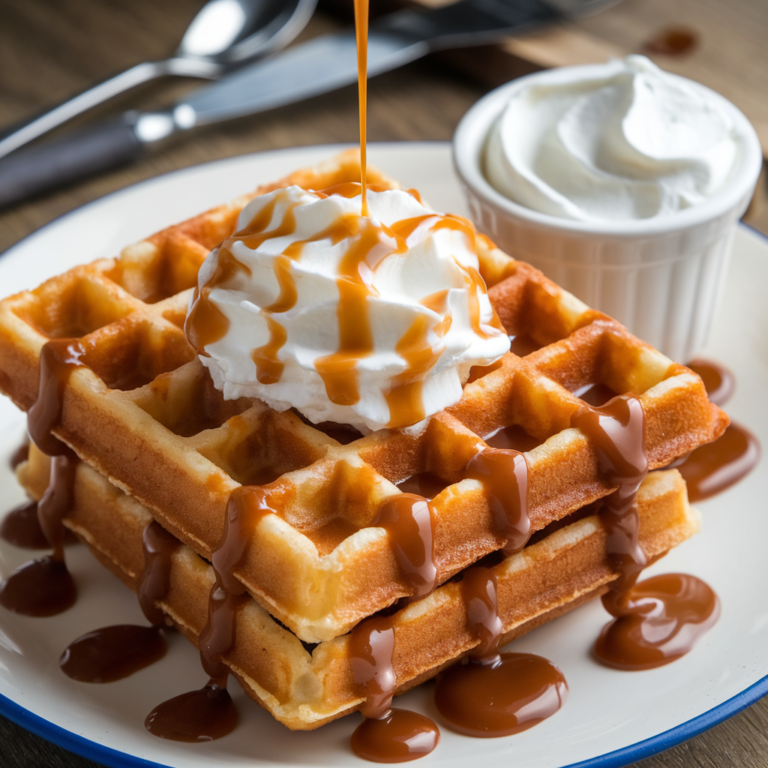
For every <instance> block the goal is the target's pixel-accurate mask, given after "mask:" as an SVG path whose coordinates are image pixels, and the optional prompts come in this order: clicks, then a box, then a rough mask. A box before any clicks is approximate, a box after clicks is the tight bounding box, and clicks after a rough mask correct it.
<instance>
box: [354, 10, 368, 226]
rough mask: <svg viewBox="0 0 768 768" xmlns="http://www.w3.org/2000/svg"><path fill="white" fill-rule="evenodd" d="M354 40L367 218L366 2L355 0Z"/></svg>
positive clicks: (361, 171)
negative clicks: (355, 42) (355, 45)
mask: <svg viewBox="0 0 768 768" xmlns="http://www.w3.org/2000/svg"><path fill="white" fill-rule="evenodd" d="M355 39H356V41H357V100H358V110H359V113H360V183H361V184H362V185H363V190H362V198H363V199H362V214H363V216H368V191H367V186H368V179H367V176H368V168H367V166H368V162H367V157H368V152H367V147H368V141H367V122H368V0H355Z"/></svg>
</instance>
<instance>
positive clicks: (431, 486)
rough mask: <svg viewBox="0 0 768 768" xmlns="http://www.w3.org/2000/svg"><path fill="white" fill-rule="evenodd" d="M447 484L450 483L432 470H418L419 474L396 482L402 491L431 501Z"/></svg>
mask: <svg viewBox="0 0 768 768" xmlns="http://www.w3.org/2000/svg"><path fill="white" fill-rule="evenodd" d="M449 485H450V483H448V482H447V481H445V480H443V478H442V477H439V476H438V475H435V474H433V473H432V472H420V473H419V474H417V475H411V476H410V477H409V478H406V479H405V480H403V481H402V482H401V483H398V484H397V487H398V488H399V489H400V490H401V491H402V492H403V493H412V494H416V496H421V497H422V498H424V499H427V500H428V501H431V500H432V499H434V498H435V496H437V494H438V493H440V492H441V491H443V490H445V489H446V488H447V487H448V486H449Z"/></svg>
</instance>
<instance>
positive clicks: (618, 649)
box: [595, 573, 720, 670]
mask: <svg viewBox="0 0 768 768" xmlns="http://www.w3.org/2000/svg"><path fill="white" fill-rule="evenodd" d="M719 616H720V601H719V600H718V599H717V595H715V593H714V592H713V591H712V589H711V588H710V587H709V586H708V585H707V584H705V583H704V582H703V581H701V579H697V578H696V577H695V576H689V575H687V574H683V573H665V574H662V575H660V576H653V577H652V578H650V579H645V580H644V581H641V582H640V583H638V584H636V585H635V586H634V587H632V589H631V590H629V594H628V599H627V602H626V605H625V606H624V608H623V610H622V614H621V616H619V617H617V618H615V619H614V620H613V621H612V622H610V623H609V624H607V625H606V626H605V627H604V628H603V631H602V632H601V633H600V637H599V638H598V639H597V642H596V643H595V655H596V656H597V657H598V658H599V659H600V661H602V662H603V663H604V664H607V665H608V666H611V667H616V668H617V669H626V670H641V669H652V668H654V667H660V666H662V665H664V664H669V663H670V662H672V661H675V660H676V659H679V658H680V657H681V656H684V655H685V654H686V653H688V651H690V650H691V649H692V648H693V646H694V644H695V643H696V642H697V641H698V640H699V639H700V638H701V636H702V635H704V634H705V633H706V632H707V631H708V630H709V629H711V628H712V627H713V626H714V624H715V622H716V621H717V619H718V618H719Z"/></svg>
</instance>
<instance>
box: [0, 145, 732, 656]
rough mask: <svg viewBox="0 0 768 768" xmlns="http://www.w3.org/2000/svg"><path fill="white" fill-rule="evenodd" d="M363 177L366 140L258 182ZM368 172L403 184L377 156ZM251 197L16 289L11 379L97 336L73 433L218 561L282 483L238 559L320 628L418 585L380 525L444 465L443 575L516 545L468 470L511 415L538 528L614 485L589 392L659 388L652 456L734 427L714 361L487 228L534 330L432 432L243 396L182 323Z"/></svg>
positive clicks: (488, 262)
mask: <svg viewBox="0 0 768 768" xmlns="http://www.w3.org/2000/svg"><path fill="white" fill-rule="evenodd" d="M359 174H360V168H359V161H358V157H357V154H356V153H345V154H343V155H341V156H340V157H339V158H336V159H335V160H333V161H331V162H329V163H327V164H325V165H322V166H319V167H318V168H315V169H305V170H303V171H300V172H298V173H296V174H293V175H292V176H289V177H287V178H286V179H283V180H281V181H280V182H277V183H275V184H270V185H269V186H267V187H262V188H260V189H259V190H258V192H263V191H266V190H268V189H272V188H274V187H275V186H280V185H286V184H289V183H298V184H301V185H304V186H306V187H308V188H314V189H322V188H325V187H328V186H332V185H333V184H336V183H340V182H343V181H347V180H355V179H359ZM369 180H370V181H371V182H375V183H379V184H389V185H394V182H392V181H390V180H388V179H386V178H385V177H384V176H383V175H382V174H380V173H379V172H377V171H375V170H373V171H370V172H369ZM247 199H249V198H246V197H243V198H240V199H239V200H237V201H235V202H234V203H232V204H230V205H228V206H222V207H220V208H216V209H213V210H212V211H209V212H208V213H205V214H202V215H200V216H198V217H196V218H194V219H191V220H190V221H188V222H184V223H182V224H180V225H177V226H174V227H170V228H169V229H167V230H164V231H163V232H160V233H158V234H156V235H154V236H152V237H151V238H149V239H148V240H146V241H143V242H141V243H138V244H137V245H134V246H131V247H129V248H127V249H126V250H125V251H123V253H122V254H121V256H120V257H119V258H118V259H105V260H101V261H97V262H94V263H92V264H90V265H87V266H83V267H78V268H76V269H73V270H71V271H70V272H67V273H66V274H64V275H62V276H60V277H58V278H54V279H53V280H49V281H48V282H46V283H44V284H43V285H42V286H40V287H39V288H38V289H36V290H34V291H29V292H24V293H20V294H17V295H16V296H13V297H11V298H9V299H6V300H5V301H3V302H0V389H2V390H3V391H4V392H5V393H6V394H8V395H10V396H11V397H12V398H13V400H14V401H15V402H16V403H17V404H18V405H19V406H20V407H21V408H23V409H29V407H30V406H31V405H32V403H33V402H34V400H35V398H36V395H37V389H38V367H39V355H40V350H41V348H42V346H43V344H44V343H45V342H46V341H47V340H49V339H53V338H62V337H70V336H74V337H82V340H81V343H82V345H83V347H84V348H85V349H86V351H87V361H88V367H83V368H79V369H77V370H76V371H75V372H74V373H73V375H72V376H71V377H70V379H69V381H68V383H67V385H66V388H65V391H64V396H63V411H62V416H61V419H60V422H59V425H58V426H57V427H56V429H55V430H54V431H55V434H56V435H57V436H58V437H60V438H61V439H62V440H64V441H65V442H66V443H67V444H69V445H70V446H71V447H72V448H73V449H74V450H75V451H76V452H77V453H78V454H79V456H80V457H81V458H83V459H85V460H86V461H88V462H89V463H90V464H91V465H92V466H93V467H95V468H96V469H97V470H98V471H99V472H100V473H102V474H104V475H105V476H107V477H108V478H109V479H110V480H111V481H112V482H113V483H114V484H116V485H117V486H119V487H120V488H122V489H124V490H126V491H128V492H129V493H130V494H131V495H133V496H134V497H135V498H136V499H137V500H138V501H139V502H141V503H142V504H143V505H145V506H146V507H148V508H149V509H151V510H152V512H153V515H154V516H155V517H156V519H157V520H158V521H159V522H160V523H161V524H162V525H163V526H164V527H165V528H167V529H168V530H169V531H171V532H172V533H173V534H174V535H176V536H177V537H178V538H179V539H180V540H181V541H183V542H184V543H185V544H186V545H188V546H189V547H191V548H192V549H193V550H194V551H195V552H196V553H197V554H198V555H200V556H202V557H204V558H210V556H211V551H212V549H213V548H214V547H215V545H216V544H217V542H218V541H219V539H220V537H221V534H222V530H223V520H224V512H225V508H226V504H227V500H228V498H229V495H230V493H231V491H232V490H233V489H234V488H236V487H238V486H239V485H241V484H243V485H264V486H265V493H266V500H267V502H268V504H269V506H270V507H271V508H272V509H273V510H274V511H275V512H276V514H275V515H268V516H266V517H264V518H263V519H262V520H261V522H260V523H259V524H258V526H257V527H256V529H255V531H254V533H253V536H252V540H251V542H250V545H249V547H248V549H247V554H246V556H245V558H244V560H243V562H242V564H241V565H240V566H239V567H238V568H237V569H236V571H235V573H236V576H237V578H239V579H240V580H241V582H242V583H243V584H244V585H245V586H246V587H247V589H248V591H249V592H250V593H251V595H252V596H253V597H255V598H256V600H257V601H258V602H259V603H261V604H262V605H263V606H264V607H265V608H266V609H267V610H268V611H269V612H270V613H271V614H272V615H273V616H275V617H276V618H277V619H279V620H280V621H281V622H283V623H284V624H285V625H286V626H288V627H289V628H290V629H291V630H293V631H294V632H295V633H296V635H297V636H298V637H299V638H301V639H302V640H305V641H307V642H318V641H321V640H328V639H331V638H334V637H336V636H338V635H340V634H342V633H344V632H346V631H347V630H349V629H350V628H351V627H352V626H354V625H355V624H356V623H358V622H359V621H360V620H361V619H363V618H364V617H366V616H369V615H371V614H372V613H374V612H376V611H378V610H380V609H382V608H384V607H386V606H388V605H391V604H392V603H394V602H395V601H396V600H397V599H399V598H401V597H404V596H408V595H410V594H411V587H410V586H409V584H408V582H407V580H406V578H405V576H404V574H403V573H402V572H401V570H400V568H399V566H398V563H397V561H396V558H395V556H394V554H393V552H392V549H391V547H390V545H389V543H388V539H387V535H386V532H385V531H384V530H383V529H382V528H376V527H370V526H371V522H372V521H373V519H374V518H375V516H376V514H377V512H378V509H379V507H380V504H381V502H382V500H383V499H385V498H387V497H390V496H392V495H393V494H396V493H397V492H398V489H397V488H396V487H395V485H394V484H397V483H399V482H401V481H403V480H405V479H407V478H409V477H412V476H414V475H418V474H420V473H423V472H430V473H433V474H434V475H437V476H439V478H440V479H441V481H442V483H443V484H444V485H445V486H446V488H445V490H443V491H442V492H441V493H440V494H439V495H437V497H436V498H435V499H434V502H433V506H434V512H435V560H436V565H437V569H438V582H439V583H442V582H444V581H446V580H447V579H449V578H450V577H451V576H452V575H453V574H455V573H457V572H459V571H460V570H462V569H463V568H465V567H466V566H468V565H469V564H471V563H472V562H475V561H477V560H478V559H480V558H481V557H483V556H484V555H486V554H488V553H490V552H493V551H495V550H498V549H499V548H500V547H501V546H503V544H504V540H503V537H501V536H500V535H499V533H498V531H497V530H496V529H495V527H494V525H493V524H492V517H491V514H490V511H489V506H488V502H487V498H486V495H485V493H484V492H483V489H482V486H481V485H480V484H479V483H478V482H476V481H474V480H467V479H464V478H465V467H466V465H467V462H468V461H469V459H470V458H472V457H473V456H474V455H475V454H476V453H477V452H478V451H479V450H481V449H482V448H484V447H485V443H484V442H483V439H482V438H483V437H484V436H485V437H487V436H488V435H489V434H492V433H493V432H495V431H496V430H497V429H499V428H503V427H510V426H514V427H518V428H520V429H522V430H523V431H524V432H525V433H526V434H527V435H529V436H530V437H532V438H533V442H534V443H535V444H537V447H535V448H533V449H532V450H530V451H529V452H528V453H527V460H528V464H529V491H528V493H529V503H530V510H529V511H530V517H531V522H532V528H533V530H534V531H535V530H540V529H542V528H543V527H544V526H546V525H547V524H548V523H550V522H551V521H553V520H555V519H558V518H561V517H564V516H565V515H567V514H568V513H569V512H571V511H573V510H575V509H578V508H579V507H581V506H583V505H584V504H587V503H590V502H592V501H594V500H596V499H598V498H600V497H602V496H604V495H606V494H607V493H609V492H610V491H611V490H613V488H612V487H611V486H609V485H607V484H606V482H605V481H604V480H603V479H601V477H600V472H599V471H598V454H597V451H596V450H595V449H594V447H592V446H591V445H590V443H589V441H587V439H586V438H585V437H584V435H583V434H582V433H581V432H579V431H578V430H575V429H571V428H570V422H571V418H572V416H573V414H574V413H575V411H576V410H577V409H578V408H579V407H580V406H581V405H582V404H583V401H582V400H580V399H579V398H578V397H577V396H575V395H574V394H573V393H574V392H578V391H579V390H580V388H583V387H584V386H587V385H590V384H596V385H601V386H603V387H607V388H608V389H610V390H611V391H612V392H614V393H616V394H625V393H633V394H635V395H638V396H639V397H640V400H641V401H642V404H643V408H644V411H645V415H646V427H647V431H646V450H647V454H648V458H649V461H650V465H651V467H652V468H658V467H663V466H666V465H667V464H669V463H670V462H671V461H672V460H673V459H676V458H678V457H680V456H683V455H685V454H686V453H688V452H689V451H691V450H692V449H693V448H695V447H697V446H698V445H700V444H702V443H704V442H707V441H710V440H713V439H714V438H716V437H718V436H719V435H720V434H721V433H722V431H723V430H724V428H725V425H726V423H727V418H726V417H725V415H724V414H723V413H722V412H721V411H719V409H717V408H716V407H715V406H713V405H711V404H710V403H709V401H708V399H707V396H706V393H705V390H704V387H703V385H702V383H701V380H700V379H699V377H698V376H697V375H696V374H694V373H693V372H691V371H690V370H688V369H687V368H684V367H683V366H680V365H677V364H674V363H672V362H671V361H670V360H668V359H667V358H665V357H664V356H662V355H661V354H660V353H658V352H656V351H655V350H653V349H651V348H650V347H648V346H647V345H645V344H644V343H642V342H640V341H638V340H637V339H635V338H634V337H633V336H631V335H630V334H629V333H628V332H627V331H626V329H624V328H623V327H622V326H620V325H619V324H618V323H615V322H614V321H612V320H610V319H609V318H607V317H606V316H604V315H602V314H600V313H597V312H595V311H593V310H590V309H589V308H587V307H586V306H585V305H584V304H582V303H581V302H580V301H578V300H577V299H575V298H574V297H573V296H571V295H570V294H567V293H565V292H564V291H562V290H561V289H560V288H558V287H557V286H556V285H554V284H553V283H552V282H551V281H549V280H547V279H546V278H545V277H544V276H543V275H542V274H541V273H539V272H537V271H536V270H534V269H532V268H531V267H529V266H527V265H525V264H522V263H520V262H516V261H514V260H512V259H510V258H509V257H508V256H506V255H505V254H503V253H501V252H500V251H498V250H497V249H495V248H494V247H493V246H492V244H491V243H490V242H489V241H487V240H486V239H485V238H479V257H480V271H481V274H482V276H483V278H484V279H485V281H486V283H487V284H488V286H489V287H490V291H489V294H490V296H491V299H492V302H493V304H494V306H495V308H496V310H497V312H498V314H499V316H500V318H501V320H502V322H503V323H504V325H505V327H506V329H507V331H508V332H510V333H513V334H515V335H516V341H515V344H514V345H513V352H511V353H509V354H507V355H506V356H505V357H504V359H503V360H502V361H501V363H500V364H497V365H496V366H491V367H490V368H489V369H474V371H473V376H472V379H471V383H469V384H468V385H467V386H466V388H465V392H464V396H463V398H462V400H461V401H460V402H459V403H458V404H457V405H456V406H454V407H453V408H450V409H449V410H448V411H446V412H443V413H440V414H438V415H437V416H435V417H433V418H432V419H431V421H430V422H429V425H428V427H427V428H426V430H425V431H424V432H423V433H422V434H421V435H419V436H410V435H407V434H405V433H404V432H401V431H396V430H394V431H393V430H382V431H380V432H377V433H375V434H372V435H369V436H367V437H359V436H358V438H359V439H355V440H352V442H349V443H348V444H347V445H342V444H340V443H339V442H337V441H336V440H335V439H334V438H333V435H334V434H336V433H334V432H333V431H328V430H326V431H323V429H322V428H316V427H314V426H312V425H308V424H306V423H304V421H302V419H300V418H299V417H298V416H297V415H296V414H294V413H292V412H285V413H282V414H278V413H276V412H274V411H272V410H270V409H269V408H267V407H266V406H265V405H263V404H262V403H260V402H259V401H256V400H249V399H240V400H237V401H224V400H223V399H222V397H221V395H220V394H219V393H218V392H217V391H216V390H215V389H214V388H213V386H212V385H211V382H210V378H209V376H208V374H207V372H206V371H205V369H204V368H203V366H202V365H201V363H200V362H199V361H198V360H197V358H196V356H195V353H194V351H193V350H192V348H191V347H190V346H189V344H188V343H187V341H186V340H185V338H184V334H183V330H182V328H183V324H184V319H185V314H186V308H187V303H188V300H189V296H190V290H191V288H192V286H193V285H194V284H195V282H196V274H197V269H198V267H199V265H200V264H201V262H202V260H203V259H204V258H205V256H206V255H207V253H208V251H209V249H211V248H212V247H213V246H215V245H216V244H217V243H218V242H219V241H220V240H221V239H222V238H223V237H225V236H226V235H228V234H230V232H231V231H232V229H233V228H234V225H235V220H236V217H237V214H238V212H239V210H240V208H241V207H242V206H243V205H244V204H245V202H246V200H247ZM523 347H524V348H525V349H524V351H525V352H527V353H528V354H523ZM514 350H518V352H519V355H518V354H515V353H514ZM531 350H533V351H531ZM521 355H522V356H521ZM347 437H349V435H347Z"/></svg>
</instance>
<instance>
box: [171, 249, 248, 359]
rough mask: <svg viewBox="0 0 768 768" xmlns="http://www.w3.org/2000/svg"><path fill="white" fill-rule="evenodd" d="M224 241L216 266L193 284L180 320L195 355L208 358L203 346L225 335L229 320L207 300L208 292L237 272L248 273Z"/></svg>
mask: <svg viewBox="0 0 768 768" xmlns="http://www.w3.org/2000/svg"><path fill="white" fill-rule="evenodd" d="M226 244H227V241H226V240H225V241H224V243H222V245H221V246H220V247H219V254H218V258H217V262H216V269H215V270H214V272H213V274H212V275H211V277H210V278H209V279H208V281H207V282H206V283H205V285H203V286H199V285H198V286H197V287H196V288H195V291H194V294H193V295H192V304H191V306H190V309H189V313H188V314H187V319H186V321H185V322H184V333H185V334H186V336H187V341H189V343H190V344H191V345H192V346H193V347H194V348H195V350H196V351H197V354H198V355H203V356H204V357H209V355H208V353H207V352H206V351H205V348H206V347H207V346H208V345H209V344H215V343H216V342H217V341H221V340H222V339H223V338H224V336H226V334H227V331H228V330H229V319H228V318H227V316H226V315H225V314H224V313H223V312H222V311H221V310H220V309H219V308H218V307H217V306H216V305H215V304H214V303H213V302H212V301H211V299H210V294H211V291H212V290H213V289H214V288H217V287H219V286H220V285H223V284H224V283H227V282H229V281H230V280H231V279H232V278H234V277H235V276H236V275H237V274H238V273H240V272H246V273H248V274H250V270H249V269H248V267H246V266H245V265H244V264H242V263H241V262H239V261H238V260H237V259H236V258H235V257H234V256H233V255H232V253H231V252H230V251H229V249H228V248H227V245H226Z"/></svg>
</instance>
